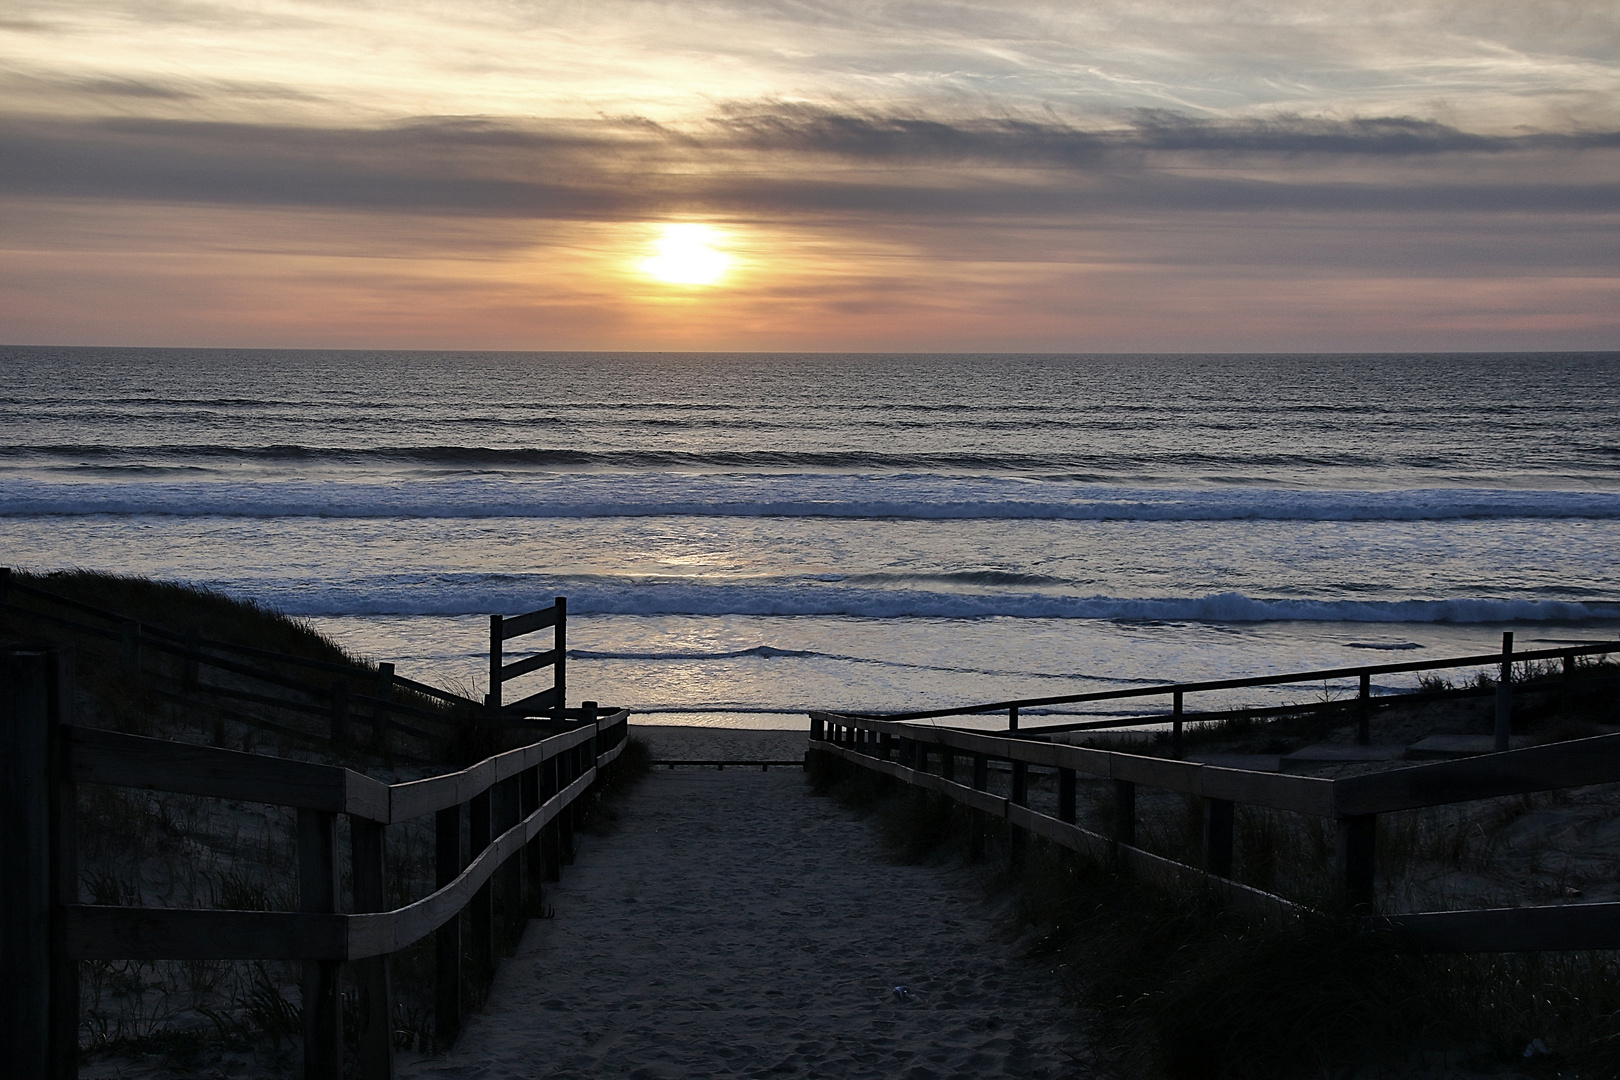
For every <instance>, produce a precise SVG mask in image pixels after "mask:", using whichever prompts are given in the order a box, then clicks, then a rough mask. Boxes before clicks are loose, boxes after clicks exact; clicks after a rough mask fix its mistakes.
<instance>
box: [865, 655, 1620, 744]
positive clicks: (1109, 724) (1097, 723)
mask: <svg viewBox="0 0 1620 1080" xmlns="http://www.w3.org/2000/svg"><path fill="white" fill-rule="evenodd" d="M1614 652H1620V641H1594V642H1590V643H1583V644H1580V645H1573V646H1565V647H1563V648H1558V649H1536V650H1531V651H1529V652H1514V650H1513V635H1512V634H1511V633H1505V634H1503V635H1502V651H1501V652H1499V653H1483V654H1480V655H1477V656H1458V657H1450V658H1447V659H1444V660H1410V661H1404V662H1401V663H1395V664H1367V665H1362V666H1359V667H1341V668H1323V669H1320V670H1317V671H1292V672H1287V673H1285V674H1282V675H1253V676H1246V677H1244V678H1241V679H1211V680H1206V681H1203V682H1187V683H1161V684H1158V685H1154V686H1133V687H1129V688H1126V689H1121V690H1094V691H1090V692H1088V693H1083V694H1056V695H1052V696H1049V697H1034V698H1018V699H1016V700H1012V701H993V702H988V703H986V704H983V705H961V706H957V707H954V708H949V709H928V710H923V711H921V712H899V713H882V714H878V713H853V714H850V715H852V716H857V717H862V718H865V719H871V720H895V721H907V720H937V719H943V718H945V717H949V716H974V715H982V714H984V713H998V712H1004V713H1006V714H1007V730H1008V731H1022V732H1024V733H1025V734H1031V735H1040V734H1042V733H1051V732H1059V731H1085V730H1100V729H1106V728H1121V727H1141V726H1144V725H1147V724H1155V723H1164V722H1167V721H1168V722H1169V723H1170V725H1171V737H1172V740H1173V746H1174V749H1175V752H1176V755H1177V756H1178V757H1179V756H1180V754H1181V737H1182V728H1183V725H1184V724H1186V723H1202V722H1209V721H1214V720H1220V719H1225V718H1227V717H1232V716H1245V717H1259V716H1265V715H1273V714H1282V713H1297V712H1301V711H1303V708H1304V707H1303V706H1300V705H1282V706H1277V707H1274V708H1244V709H1234V710H1223V711H1219V712H1206V713H1200V714H1196V715H1189V714H1188V713H1187V712H1186V711H1185V709H1184V705H1185V699H1186V696H1187V695H1188V694H1195V693H1209V692H1211V691H1220V690H1241V689H1247V688H1249V687H1255V686H1286V685H1289V684H1298V683H1309V682H1318V681H1321V682H1325V681H1327V680H1329V679H1355V680H1357V683H1358V692H1357V695H1356V697H1355V698H1354V699H1352V700H1349V701H1344V702H1328V703H1323V704H1322V705H1319V706H1315V707H1313V709H1314V710H1320V709H1324V708H1340V709H1353V710H1354V711H1355V714H1356V741H1357V742H1358V743H1360V744H1362V745H1365V744H1366V743H1367V742H1368V741H1369V738H1370V732H1369V728H1370V719H1371V715H1372V710H1373V708H1375V707H1377V706H1379V705H1383V704H1389V703H1395V702H1399V703H1402V704H1410V703H1412V702H1417V701H1432V700H1440V699H1449V698H1459V697H1474V696H1481V695H1494V696H1495V698H1496V715H1495V724H1494V729H1493V734H1494V735H1495V743H1496V749H1497V750H1506V749H1507V748H1508V744H1509V735H1510V732H1511V728H1512V722H1513V721H1512V718H1513V698H1514V694H1515V693H1520V694H1523V693H1534V692H1542V693H1546V692H1552V693H1567V692H1568V691H1569V690H1570V689H1571V688H1572V686H1573V685H1574V680H1575V676H1576V670H1577V660H1578V659H1579V658H1580V657H1582V656H1599V655H1604V654H1608V653H1614ZM1543 661H1546V662H1551V661H1558V662H1559V663H1560V664H1561V665H1562V668H1563V672H1562V674H1563V680H1562V682H1560V681H1559V680H1555V679H1538V680H1535V681H1528V680H1520V681H1515V679H1514V669H1513V665H1514V664H1523V665H1530V664H1535V663H1538V662H1543ZM1482 666H1492V667H1496V668H1497V678H1496V679H1495V681H1494V685H1490V686H1486V685H1480V686H1476V687H1462V688H1453V689H1448V690H1436V691H1418V692H1416V693H1402V694H1400V695H1398V696H1390V697H1384V698H1375V697H1374V696H1373V693H1372V677H1373V676H1374V675H1395V674H1407V673H1411V672H1415V671H1449V670H1454V669H1457V668H1477V667H1482ZM1526 670H1528V668H1527V669H1526ZM1617 681H1620V678H1616V677H1613V676H1609V677H1602V678H1588V679H1582V680H1581V685H1582V686H1588V687H1590V686H1596V685H1604V684H1612V683H1614V682H1617ZM1164 696H1169V698H1170V700H1171V705H1170V712H1169V713H1166V714H1163V715H1158V716H1132V717H1121V718H1117V719H1111V720H1089V721H1079V722H1073V723H1057V724H1042V725H1041V726H1039V727H1030V726H1028V725H1027V724H1026V725H1023V726H1022V727H1020V723H1019V721H1020V713H1021V712H1024V711H1027V710H1029V709H1036V708H1043V707H1049V706H1052V705H1073V704H1078V703H1081V702H1092V701H1123V700H1128V699H1131V698H1143V697H1164Z"/></svg>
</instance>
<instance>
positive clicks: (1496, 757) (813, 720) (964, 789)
mask: <svg viewBox="0 0 1620 1080" xmlns="http://www.w3.org/2000/svg"><path fill="white" fill-rule="evenodd" d="M809 745H810V751H811V753H812V754H827V755H831V756H833V757H836V758H840V759H842V760H844V761H848V762H852V763H854V764H855V765H858V766H860V767H861V768H864V769H870V770H872V771H874V772H878V773H883V774H885V775H888V776H892V777H895V778H896V779H898V780H901V781H903V782H905V783H907V784H910V785H912V786H914V787H918V788H922V789H926V790H929V791H935V792H939V793H940V794H943V795H945V796H947V797H949V798H951V799H953V800H955V801H956V802H959V803H961V804H963V805H964V806H968V807H971V808H972V809H974V810H976V811H979V812H980V813H982V814H984V815H987V816H988V817H989V818H992V819H995V820H998V821H1005V822H1006V823H1007V825H1008V826H1010V827H1011V829H1012V833H1011V836H1012V842H1013V853H1014V857H1015V858H1016V857H1018V853H1019V851H1020V850H1021V849H1022V846H1023V844H1024V843H1025V842H1026V838H1027V837H1028V836H1042V837H1045V838H1047V839H1048V840H1051V841H1054V842H1056V843H1058V844H1061V845H1063V846H1065V847H1068V848H1071V849H1073V850H1075V851H1078V852H1082V853H1085V854H1087V855H1090V856H1093V857H1095V858H1097V859H1100V860H1111V861H1112V862H1113V863H1114V864H1115V865H1117V866H1119V867H1120V868H1121V869H1122V870H1124V871H1126V872H1128V873H1131V874H1134V875H1137V876H1140V877H1142V878H1145V879H1148V880H1151V881H1154V882H1156V883H1157V884H1159V885H1161V886H1164V887H1167V888H1173V889H1191V888H1200V889H1209V890H1212V891H1213V892H1214V893H1216V894H1217V895H1218V896H1219V897H1221V898H1222V900H1223V901H1224V902H1226V903H1227V904H1229V905H1231V906H1232V907H1234V908H1236V909H1238V910H1241V911H1244V912H1247V913H1249V914H1251V915H1255V916H1259V917H1262V918H1277V917H1284V916H1287V915H1289V914H1291V913H1294V912H1297V911H1299V910H1300V907H1299V905H1297V904H1295V903H1293V902H1291V901H1289V900H1286V899H1284V898H1283V897H1280V896H1277V895H1274V894H1272V893H1268V892H1264V891H1262V890H1259V889H1255V888H1251V887H1249V886H1247V885H1243V884H1241V883H1239V882H1237V881H1235V880H1233V879H1232V870H1233V862H1234V854H1235V849H1234V841H1235V830H1234V822H1235V807H1236V806H1237V805H1238V804H1242V805H1246V806H1256V807H1266V808H1269V809H1272V810H1282V811H1291V812H1293V813H1298V814H1306V815H1313V816H1316V817H1320V818H1328V819H1331V820H1332V821H1333V822H1334V823H1335V828H1336V830H1337V838H1336V844H1335V866H1334V870H1335V875H1336V878H1337V881H1338V883H1339V888H1340V889H1341V890H1342V891H1343V895H1344V899H1345V900H1346V901H1347V902H1348V903H1349V905H1350V906H1351V907H1352V908H1353V909H1354V910H1357V911H1359V912H1360V913H1361V914H1362V917H1363V918H1364V919H1366V920H1367V921H1368V922H1369V923H1376V924H1377V925H1380V926H1385V927H1391V928H1394V929H1397V930H1400V931H1402V932H1405V933H1407V934H1410V935H1411V936H1412V937H1413V938H1414V939H1415V940H1416V941H1417V942H1418V943H1419V944H1420V945H1422V946H1423V947H1425V948H1428V949H1432V950H1436V951H1447V952H1475V951H1479V952H1520V951H1537V950H1547V949H1614V948H1620V903H1601V904H1568V905H1554V906H1545V907H1518V908H1499V909H1489V910H1479V911H1431V912H1421V913H1412V914H1375V913H1374V912H1373V902H1374V896H1375V890H1374V864H1375V856H1376V845H1377V836H1378V828H1377V821H1378V816H1379V815H1380V814H1386V813H1391V812H1394V811H1400V810H1412V809H1417V808H1420V807H1428V806H1443V805H1447V804H1451V803H1459V802H1467V801H1471V800H1476V799H1489V798H1496V797H1500V796H1504V795H1520V794H1526V793H1529V792H1536V791H1552V790H1556V789H1559V788H1571V787H1580V786H1584V785H1589V784H1607V783H1615V782H1617V781H1620V735H1601V736H1597V737H1595V738H1589V739H1577V740H1573V741H1570V742H1562V743H1553V744H1550V745H1546V746H1537V747H1531V748H1528V749H1523V750H1512V751H1507V752H1504V753H1494V754H1487V755H1482V756H1480V757H1477V758H1473V759H1471V760H1464V761H1449V762H1441V763H1437V764H1432V765H1416V766H1412V767H1410V768H1402V769H1395V770H1391V771H1388V772H1382V773H1372V774H1367V775H1362V776H1351V777H1345V778H1342V779H1335V780H1330V779H1325V778H1320V777H1309V776H1292V775H1286V774H1279V773H1266V772H1253V771H1249V770H1245V769H1229V768H1220V767H1216V766H1213V765H1203V764H1198V763H1195V762H1189V761H1175V760H1169V759H1165V758H1157V757H1148V756H1145V755H1140V754H1128V753H1121V752H1117V751H1107V750H1095V749H1090V748H1087V747H1079V746H1069V745H1065V744H1061V743H1052V742H1046V741H1041V740H1035V739H1028V738H1021V737H1016V736H1012V735H993V734H988V735H987V734H976V733H972V732H967V731H961V730H957V729H952V728H944V727H939V728H936V727H929V726H925V725H918V724H907V723H899V722H895V721H892V720H873V719H869V718H866V717H858V716H848V715H841V714H838V713H828V712H812V713H811V714H810V744H809ZM992 761H999V762H1006V763H1007V764H1008V766H1009V769H1010V773H1011V782H1010V793H1009V794H1007V795H999V794H995V793H993V792H991V791H990V790H989V774H990V768H989V766H990V763H991V762H992ZM959 768H960V769H964V770H965V771H966V773H967V777H968V779H967V782H965V783H964V782H962V781H961V780H959V779H958V778H957V774H958V771H959ZM1031 770H1048V771H1050V772H1052V773H1055V774H1056V779H1057V785H1056V786H1057V796H1058V797H1057V803H1058V805H1057V814H1056V816H1053V815H1050V814H1044V813H1041V812H1038V811H1037V810H1034V809H1032V808H1031V807H1030V806H1029V779H1030V773H1031ZM1080 774H1084V775H1086V776H1090V777H1095V778H1098V779H1104V780H1108V781H1111V782H1112V797H1113V806H1112V827H1111V829H1110V830H1109V832H1108V833H1106V834H1105V833H1101V832H1095V831H1093V830H1090V829H1086V828H1083V827H1082V826H1080V825H1079V824H1077V817H1076V806H1075V803H1076V780H1077V777H1078V776H1079V775H1080ZM1139 786H1146V787H1150V788H1157V789H1162V790H1167V791H1177V792H1182V793H1184V794H1186V795H1191V796H1195V797H1197V798H1199V799H1200V800H1202V803H1203V820H1204V835H1203V851H1202V863H1203V865H1201V866H1193V865H1190V864H1188V863H1183V862H1178V861H1176V860H1173V859H1168V858H1165V857H1163V856H1161V855H1156V854H1153V853H1151V852H1148V851H1145V850H1143V849H1142V848H1140V847H1138V846H1136V840H1137V828H1136V826H1137V815H1136V791H1137V788H1138V787H1139ZM977 820H978V821H979V822H980V823H981V825H982V821H983V819H977ZM973 835H974V841H973V842H974V844H975V845H976V846H978V847H979V849H980V850H981V851H982V839H981V838H982V835H983V834H982V830H981V829H977V828H976V830H975V832H974V834H973Z"/></svg>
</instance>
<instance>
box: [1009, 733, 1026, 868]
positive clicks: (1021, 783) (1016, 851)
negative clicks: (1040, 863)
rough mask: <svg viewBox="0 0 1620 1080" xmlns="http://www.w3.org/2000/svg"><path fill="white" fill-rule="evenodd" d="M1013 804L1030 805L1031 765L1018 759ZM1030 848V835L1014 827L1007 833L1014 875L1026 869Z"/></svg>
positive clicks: (1015, 770)
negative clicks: (1027, 853)
mask: <svg viewBox="0 0 1620 1080" xmlns="http://www.w3.org/2000/svg"><path fill="white" fill-rule="evenodd" d="M1012 802H1013V805H1014V806H1028V805H1029V765H1028V764H1026V763H1025V762H1022V761H1019V760H1017V759H1016V758H1015V759H1013V763H1012ZM1028 846H1029V834H1028V833H1027V832H1025V831H1024V830H1023V829H1022V828H1020V827H1019V826H1017V825H1014V826H1013V827H1012V828H1010V829H1009V830H1008V832H1007V861H1008V865H1009V868H1010V869H1011V870H1012V871H1013V873H1015V874H1016V873H1018V872H1019V871H1021V870H1022V869H1023V868H1024V854H1025V852H1026V850H1027V849H1028Z"/></svg>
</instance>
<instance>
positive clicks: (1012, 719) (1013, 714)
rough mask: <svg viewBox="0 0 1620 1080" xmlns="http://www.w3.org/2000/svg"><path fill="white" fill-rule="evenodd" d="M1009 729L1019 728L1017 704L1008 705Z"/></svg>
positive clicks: (1015, 729)
mask: <svg viewBox="0 0 1620 1080" xmlns="http://www.w3.org/2000/svg"><path fill="white" fill-rule="evenodd" d="M1007 730H1008V731H1017V730H1018V706H1016V705H1009V706H1007Z"/></svg>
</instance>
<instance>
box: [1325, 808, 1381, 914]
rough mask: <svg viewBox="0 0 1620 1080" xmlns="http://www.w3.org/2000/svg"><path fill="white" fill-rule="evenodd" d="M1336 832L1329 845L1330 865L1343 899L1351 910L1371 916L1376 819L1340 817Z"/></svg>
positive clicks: (1375, 816) (1370, 817) (1364, 815)
mask: <svg viewBox="0 0 1620 1080" xmlns="http://www.w3.org/2000/svg"><path fill="white" fill-rule="evenodd" d="M1338 828H1339V831H1338V837H1337V838H1336V841H1335V843H1334V845H1333V862H1334V868H1335V870H1337V872H1338V876H1339V885H1340V887H1341V888H1342V889H1343V890H1344V898H1345V899H1346V900H1347V901H1349V903H1350V906H1351V908H1353V909H1354V910H1356V911H1361V912H1371V911H1372V906H1373V863H1374V860H1375V858H1376V856H1377V844H1378V817H1377V815H1376V814H1358V815H1356V816H1354V817H1342V818H1339V819H1338Z"/></svg>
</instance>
